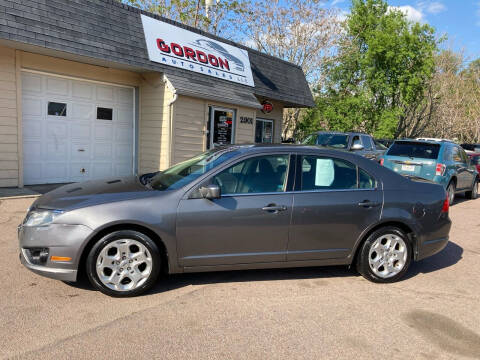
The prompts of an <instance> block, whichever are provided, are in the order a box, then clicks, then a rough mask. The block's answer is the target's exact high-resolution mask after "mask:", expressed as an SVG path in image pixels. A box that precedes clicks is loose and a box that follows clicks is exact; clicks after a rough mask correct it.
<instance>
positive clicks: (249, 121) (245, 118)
mask: <svg viewBox="0 0 480 360" xmlns="http://www.w3.org/2000/svg"><path fill="white" fill-rule="evenodd" d="M240 123H242V124H250V125H253V118H251V117H248V116H240Z"/></svg>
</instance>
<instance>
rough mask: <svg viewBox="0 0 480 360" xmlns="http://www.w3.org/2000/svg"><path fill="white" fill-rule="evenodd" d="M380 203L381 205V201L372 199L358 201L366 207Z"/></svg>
mask: <svg viewBox="0 0 480 360" xmlns="http://www.w3.org/2000/svg"><path fill="white" fill-rule="evenodd" d="M378 205H380V203H378V202H373V201H370V200H363V201H362V202H359V203H358V206H363V207H366V208H369V207H375V206H378Z"/></svg>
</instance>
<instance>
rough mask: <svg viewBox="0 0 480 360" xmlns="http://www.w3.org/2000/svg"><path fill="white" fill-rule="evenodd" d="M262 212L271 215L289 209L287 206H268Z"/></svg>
mask: <svg viewBox="0 0 480 360" xmlns="http://www.w3.org/2000/svg"><path fill="white" fill-rule="evenodd" d="M262 210H263V211H267V212H270V213H277V212H279V211H285V210H287V207H286V206H285V205H275V204H268V205H267V206H264V207H263V208H262Z"/></svg>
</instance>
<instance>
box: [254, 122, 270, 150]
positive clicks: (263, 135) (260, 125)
mask: <svg viewBox="0 0 480 360" xmlns="http://www.w3.org/2000/svg"><path fill="white" fill-rule="evenodd" d="M255 142H256V143H267V144H271V143H272V142H273V120H266V119H258V118H257V120H256V123H255Z"/></svg>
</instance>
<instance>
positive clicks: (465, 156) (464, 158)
mask: <svg viewBox="0 0 480 360" xmlns="http://www.w3.org/2000/svg"><path fill="white" fill-rule="evenodd" d="M458 151H459V152H460V157H461V158H462V162H463V163H465V164H467V163H468V156H467V153H466V152H465V151H463V149H462V148H458Z"/></svg>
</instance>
